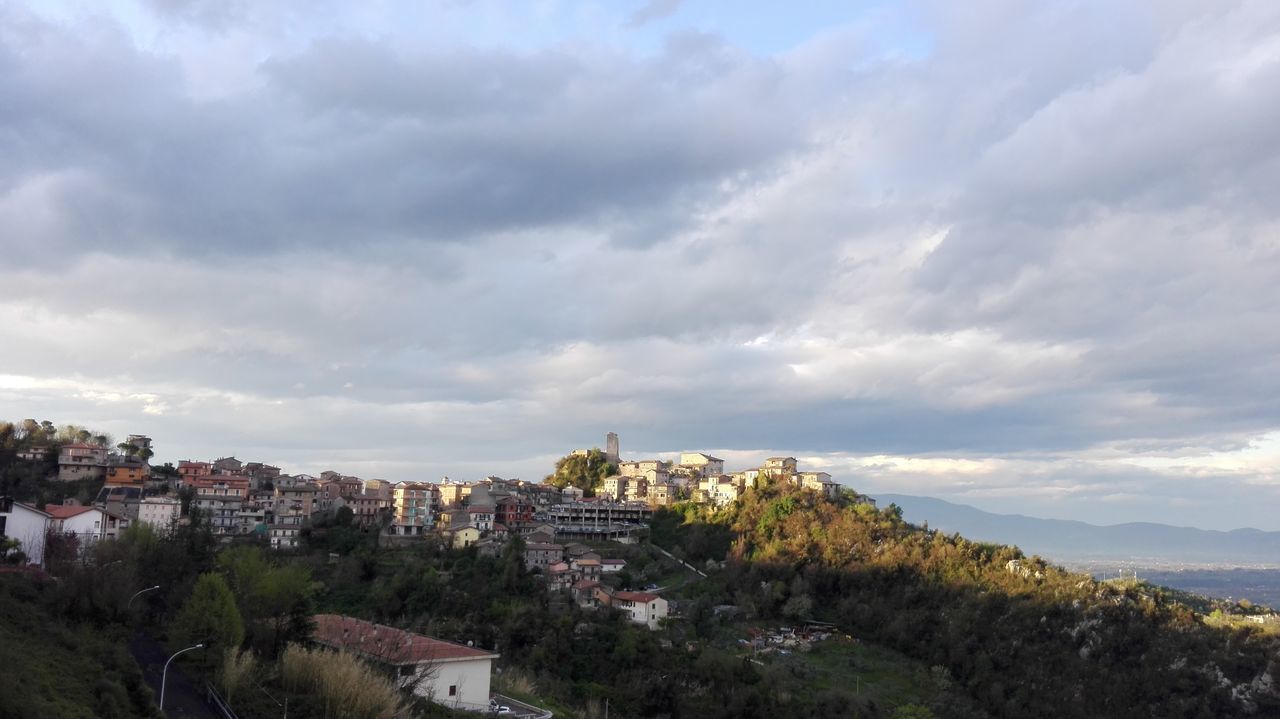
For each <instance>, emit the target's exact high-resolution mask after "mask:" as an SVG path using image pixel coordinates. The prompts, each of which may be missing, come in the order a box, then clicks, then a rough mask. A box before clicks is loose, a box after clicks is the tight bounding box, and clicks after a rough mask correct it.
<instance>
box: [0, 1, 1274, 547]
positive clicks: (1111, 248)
mask: <svg viewBox="0 0 1280 719" xmlns="http://www.w3.org/2000/svg"><path fill="white" fill-rule="evenodd" d="M664 8H665V9H666V10H667V11H668V12H667V13H666V14H665V15H662V16H661V17H665V18H667V20H666V22H664V24H663V28H664V30H669V32H667V33H666V34H665V35H663V36H662V37H661V40H660V41H659V42H658V44H652V43H653V42H654V39H653V36H651V35H650V34H647V33H636V32H632V33H622V34H608V33H607V32H606V33H604V34H600V33H599V32H597V31H598V30H599V29H600V28H605V27H607V28H613V30H615V31H616V30H617V29H618V28H620V27H622V26H624V25H625V24H626V23H627V21H628V13H627V12H626V11H621V14H619V12H620V11H618V10H617V9H613V10H600V11H599V12H602V13H604V14H603V15H592V14H591V13H588V12H587V11H585V10H583V11H582V13H580V15H581V17H579V18H578V19H577V20H573V21H571V19H567V18H566V16H565V15H564V13H560V14H556V13H551V14H550V15H548V16H547V18H546V19H543V20H540V21H539V22H542V23H544V24H542V25H537V26H536V27H533V26H531V27H530V32H529V33H520V34H515V33H511V34H509V35H506V36H504V35H502V34H501V32H500V31H498V30H494V31H493V32H492V33H489V34H486V35H484V36H482V37H479V38H478V39H477V37H478V36H464V37H463V39H461V40H450V41H444V40H441V35H440V34H441V33H444V30H441V29H440V28H454V27H455V23H459V22H461V21H462V20H465V19H468V18H470V19H472V20H476V19H479V18H482V17H483V18H488V19H490V20H492V21H493V22H492V23H488V24H486V25H485V26H486V27H490V28H504V27H510V26H512V25H513V23H514V24H518V23H517V19H518V18H516V19H513V17H514V16H507V15H501V12H502V8H501V7H500V6H494V5H487V4H484V3H472V4H465V5H457V6H450V7H448V8H444V9H442V10H440V11H439V12H436V11H435V10H424V9H422V8H408V7H404V6H399V5H396V4H394V3H393V4H391V5H389V6H387V7H386V8H383V9H381V10H378V9H373V10H368V9H366V10H362V11H359V12H356V11H354V10H353V11H350V12H346V11H342V10H341V8H338V9H336V10H335V11H334V13H331V14H326V15H325V16H324V17H323V18H321V17H319V14H318V15H317V17H315V18H302V19H297V18H293V19H290V18H289V17H288V13H289V11H288V10H287V9H285V8H282V7H277V6H271V5H258V4H250V5H221V6H218V7H213V6H205V5H203V4H199V3H186V4H183V3H179V4H165V5H164V7H162V8H160V9H158V10H156V11H154V12H152V13H151V14H149V15H147V16H146V17H145V18H143V19H141V20H140V19H138V18H135V17H131V16H127V15H123V14H122V15H120V16H116V17H111V16H107V17H94V18H93V20H92V21H86V20H85V19H83V18H82V19H75V18H70V19H69V18H67V17H55V16H52V15H45V14H38V13H36V12H34V11H27V10H25V9H23V8H21V7H19V6H5V8H4V10H0V94H2V95H3V96H4V97H5V98H6V102H5V105H4V108H3V109H0V153H3V154H4V156H5V157H6V162H5V163H3V164H0V227H4V228H5V233H4V234H3V236H0V248H2V249H3V251H4V253H5V258H6V262H5V263H4V264H3V265H2V266H0V286H3V287H4V290H5V291H4V293H3V296H2V297H0V366H3V367H6V368H7V369H6V371H7V372H9V373H11V374H12V375H15V376H21V377H24V378H27V379H25V380H23V382H20V383H18V382H10V383H8V384H5V383H3V382H0V398H2V400H3V402H2V404H3V406H5V407H11V408H13V409H12V410H10V412H11V413H13V414H22V415H41V416H42V418H43V417H44V416H48V417H49V418H51V419H55V420H57V421H65V422H77V423H84V424H95V423H96V424H95V426H97V424H100V425H102V426H103V428H104V429H107V430H109V431H112V432H115V433H117V434H120V433H128V432H130V431H140V430H141V431H147V432H150V433H151V434H153V435H155V436H156V437H157V441H158V447H163V446H166V443H167V446H168V447H170V448H172V451H174V452H179V453H182V454H189V455H191V456H203V455H214V454H223V453H227V452H231V451H239V452H240V453H241V454H248V453H250V452H255V453H261V454H262V455H263V458H264V459H266V460H267V461H275V462H277V463H285V464H288V465H290V466H295V465H296V466H297V467H298V468H299V469H304V468H305V469H313V470H314V469H317V468H323V467H321V465H325V464H330V463H333V464H336V463H341V462H347V463H351V468H350V469H349V470H348V471H368V472H369V473H385V474H386V475H388V476H390V477H391V478H393V479H410V478H432V477H433V476H434V475H435V474H451V475H452V476H466V474H467V473H472V474H488V473H490V472H499V473H510V474H519V475H523V476H526V477H530V476H538V475H540V474H541V473H545V471H546V469H547V467H548V466H549V464H550V458H553V457H554V456H555V455H556V454H558V453H560V452H562V451H565V450H567V449H571V448H573V447H576V446H579V445H583V444H590V443H591V442H593V439H592V438H595V437H598V436H599V435H601V434H603V432H604V431H607V430H616V431H619V432H620V433H621V434H622V435H623V437H624V447H626V446H631V447H635V448H636V451H641V448H647V449H643V451H653V452H671V451H676V450H679V449H699V448H716V449H715V451H716V452H717V453H724V454H723V455H721V456H726V457H727V458H731V459H732V460H733V461H740V462H744V463H747V462H752V461H757V458H758V457H760V456H764V455H763V454H762V453H763V452H766V451H767V452H776V453H785V454H796V455H798V456H803V457H804V458H805V461H806V462H808V463H811V464H813V465H814V466H824V467H829V468H830V470H829V471H832V472H833V473H834V474H836V475H837V477H838V478H840V479H842V480H843V481H846V482H848V483H851V484H855V485H859V486H862V485H865V486H867V487H869V488H875V489H878V490H879V491H885V490H894V491H902V492H907V493H911V492H913V491H914V492H916V493H935V494H941V495H944V496H949V497H952V498H955V499H958V500H960V501H964V500H965V499H966V498H969V499H972V500H973V501H975V502H976V501H981V502H986V503H987V504H985V505H983V506H984V507H985V508H994V509H1002V510H1009V509H1012V510H1018V509H1022V510H1024V511H1030V510H1032V509H1037V510H1043V512H1073V513H1081V512H1086V511H1088V507H1089V506H1090V503H1092V502H1095V501H1096V502H1101V503H1104V504H1105V505H1106V506H1107V507H1108V509H1107V510H1106V511H1108V512H1110V513H1111V514H1110V515H1108V516H1111V517H1114V518H1116V519H1117V520H1120V519H1122V518H1124V517H1132V518H1146V519H1159V518H1160V517H1161V516H1162V515H1161V513H1162V512H1163V513H1169V515H1168V516H1181V517H1187V516H1190V515H1189V514H1186V513H1187V512H1190V511H1191V510H1190V509H1188V503H1190V504H1191V506H1192V507H1194V506H1209V507H1212V508H1214V511H1221V512H1222V513H1223V516H1241V517H1243V516H1246V515H1245V514H1240V513H1239V512H1238V511H1236V512H1233V511H1232V508H1235V510H1240V508H1247V507H1251V506H1254V505H1256V498H1257V496H1258V493H1260V492H1261V493H1264V494H1265V493H1267V492H1271V491H1272V489H1271V488H1272V486H1273V484H1274V482H1273V479H1274V477H1275V466H1276V464H1275V462H1274V452H1272V451H1270V450H1267V452H1263V453H1262V454H1261V455H1259V454H1258V450H1257V449H1256V447H1258V446H1262V445H1260V444H1259V443H1260V442H1262V443H1263V444H1265V440H1264V439H1260V438H1266V437H1272V436H1274V433H1275V432H1276V431H1277V430H1278V429H1280V415H1278V414H1277V411H1276V408H1275V406H1274V402H1270V401H1268V400H1269V398H1271V397H1274V396H1276V394H1277V392H1280V384H1277V383H1278V382H1280V380H1277V378H1278V377H1280V372H1277V369H1278V368H1277V360H1276V358H1277V357H1280V336H1278V335H1277V334H1276V333H1275V332H1274V330H1273V328H1274V326H1275V324H1276V317H1277V315H1278V314H1280V306H1277V305H1278V302H1277V295H1276V293H1275V292H1274V291H1273V289H1272V288H1274V287H1275V286H1276V285H1277V283H1280V243H1278V242H1277V240H1276V238H1277V237H1280V216H1278V214H1277V210H1276V208H1275V207H1274V203H1272V202H1270V201H1269V200H1270V197H1271V195H1272V194H1273V188H1274V187H1275V186H1276V184H1277V180H1280V177H1278V176H1277V171H1278V168H1280V160H1277V157H1280V131H1277V129H1276V128H1275V125H1274V123H1273V122H1270V121H1269V120H1270V118H1273V117H1274V116H1275V115H1276V111H1277V110H1280V107H1278V106H1277V105H1278V103H1280V95H1277V89H1276V88H1280V82H1276V80H1277V79H1280V78H1277V77H1276V73H1277V72H1280V53H1277V52H1276V48H1277V47H1280V40H1277V38H1280V15H1278V14H1277V11H1276V10H1275V8H1274V6H1273V4H1271V3H1257V2H1235V3H1224V4H1221V5H1217V6H1214V7H1212V8H1205V7H1203V5H1201V4H1198V3H1165V4H1161V5H1160V6H1159V7H1150V8H1116V7H1114V6H1113V4H1109V3H1087V2H1086V3H1077V4H1072V5H1070V6H1059V5H1054V6H1014V5H1009V4H1007V3H1000V2H992V3H968V4H966V7H965V9H964V12H960V11H958V10H957V9H956V8H955V7H954V6H953V5H952V4H950V3H936V4H930V3H925V4H923V5H921V6H919V8H918V10H917V11H913V12H912V13H911V14H910V15H909V16H908V15H907V14H906V13H905V12H901V13H897V12H894V11H891V10H886V11H885V13H884V14H882V15H869V16H863V17H860V18H857V22H853V19H851V23H850V24H847V25H841V26H839V27H825V26H824V27H814V28H813V29H812V32H811V33H810V34H811V39H810V40H808V41H806V42H804V43H802V44H800V45H798V46H796V47H793V48H790V49H788V50H786V51H783V52H778V53H771V54H764V53H761V52H760V51H758V50H756V49H753V48H752V47H751V46H750V43H749V42H748V41H747V40H749V38H747V39H744V38H741V37H731V36H728V35H718V34H712V33H708V32H707V31H706V28H705V27H704V28H695V27H691V26H689V25H688V24H687V23H686V22H684V21H683V20H682V17H681V14H680V13H677V12H675V8H674V7H667V6H666V5H664V4H659V3H655V4H651V5H648V6H645V7H644V8H641V9H640V11H638V13H644V12H646V11H650V15H649V16H646V17H648V19H649V21H651V20H653V19H657V18H658V17H659V15H658V14H656V13H657V11H658V10H662V9H664ZM344 12H346V14H344ZM593 12H595V11H593ZM752 12H761V11H754V10H753V11H752ZM379 13H381V14H379ZM495 13H498V15H495ZM499 15H501V16H499ZM520 17H523V16H520ZM757 19H758V20H760V21H761V22H764V23H765V24H766V25H767V22H765V21H767V20H769V18H767V17H761V18H757ZM557 23H559V24H558V25H557ZM552 25H555V27H551V26H552ZM908 25H909V26H910V27H911V29H912V31H913V33H912V34H911V36H910V38H905V37H904V38H903V39H902V40H901V42H900V43H899V44H900V45H903V46H902V47H894V45H895V43H894V41H893V37H894V36H893V35H892V33H890V32H889V31H890V30H893V31H895V32H898V31H901V28H903V27H904V26H908ZM997 27H998V28H1000V31H999V32H993V30H992V28H997ZM290 28H292V30H290V31H288V32H286V29H290ZM878 30H883V31H884V32H877V31H878ZM611 32H612V31H611ZM517 35H518V36H517ZM641 35H645V37H644V38H640V37H639V36H641ZM873 38H874V42H873V41H872V39H873ZM919 38H925V40H924V41H921V40H919ZM908 41H909V42H908ZM906 44H909V45H910V47H906ZM594 441H595V442H598V441H599V440H594ZM763 448H772V449H768V450H766V449H763ZM167 451H170V450H162V456H164V455H163V453H164V452H167ZM1268 452H1269V453H1268ZM357 468H363V469H359V470H358V469H357ZM1266 496H1270V495H1269V494H1268V495H1266ZM1104 499H1105V501H1104ZM1144 500H1145V501H1146V504H1145V505H1144V503H1143V502H1144ZM1179 512H1182V513H1183V514H1178V513H1179ZM1250 521H1255V520H1250ZM1260 522H1261V520H1256V522H1255V523H1260Z"/></svg>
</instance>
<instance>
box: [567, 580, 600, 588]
mask: <svg viewBox="0 0 1280 719" xmlns="http://www.w3.org/2000/svg"><path fill="white" fill-rule="evenodd" d="M598 586H600V582H597V581H596V580H594V579H579V580H578V581H576V582H574V583H573V588H574V589H593V588H595V587H598Z"/></svg>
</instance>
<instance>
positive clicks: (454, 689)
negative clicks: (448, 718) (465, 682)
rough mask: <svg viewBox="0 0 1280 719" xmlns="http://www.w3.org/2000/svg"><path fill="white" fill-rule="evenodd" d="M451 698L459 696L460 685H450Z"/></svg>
mask: <svg viewBox="0 0 1280 719" xmlns="http://www.w3.org/2000/svg"><path fill="white" fill-rule="evenodd" d="M449 696H451V697H456V696H458V685H457V684H450V685H449Z"/></svg>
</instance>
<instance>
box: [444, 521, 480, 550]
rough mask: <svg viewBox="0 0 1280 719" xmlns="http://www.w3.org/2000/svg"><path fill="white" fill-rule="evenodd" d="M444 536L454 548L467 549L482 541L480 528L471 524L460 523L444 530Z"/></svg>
mask: <svg viewBox="0 0 1280 719" xmlns="http://www.w3.org/2000/svg"><path fill="white" fill-rule="evenodd" d="M444 536H445V537H446V538H447V539H448V540H449V546H451V547H453V548H454V549H466V548H467V547H470V546H471V545H473V544H475V543H476V542H479V541H480V530H478V529H476V528H475V527H473V526H471V525H470V524H460V525H458V526H455V527H449V528H448V529H446V530H444Z"/></svg>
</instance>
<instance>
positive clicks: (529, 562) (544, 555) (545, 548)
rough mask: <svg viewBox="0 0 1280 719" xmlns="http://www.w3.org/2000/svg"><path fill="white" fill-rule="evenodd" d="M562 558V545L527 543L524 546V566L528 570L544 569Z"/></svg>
mask: <svg viewBox="0 0 1280 719" xmlns="http://www.w3.org/2000/svg"><path fill="white" fill-rule="evenodd" d="M563 558H564V545H561V544H550V543H543V542H529V543H528V544H526V545H524V566H525V567H526V568H528V569H545V568H547V567H550V566H551V565H552V564H555V563H556V562H559V561H560V560H561V559H563Z"/></svg>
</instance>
